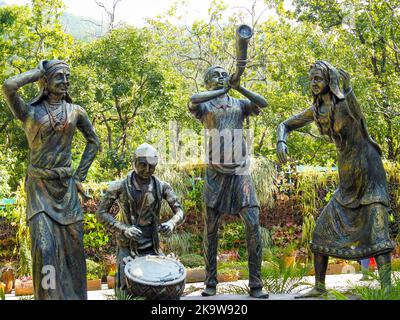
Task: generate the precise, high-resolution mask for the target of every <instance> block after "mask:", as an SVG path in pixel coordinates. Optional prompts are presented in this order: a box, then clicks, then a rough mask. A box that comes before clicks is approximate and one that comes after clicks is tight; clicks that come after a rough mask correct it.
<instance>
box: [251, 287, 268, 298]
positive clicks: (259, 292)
mask: <svg viewBox="0 0 400 320" xmlns="http://www.w3.org/2000/svg"><path fill="white" fill-rule="evenodd" d="M250 297H253V298H257V299H268V298H269V294H268V293H267V292H265V291H263V289H262V288H258V289H250Z"/></svg>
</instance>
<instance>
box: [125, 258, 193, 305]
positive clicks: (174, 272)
mask: <svg viewBox="0 0 400 320" xmlns="http://www.w3.org/2000/svg"><path fill="white" fill-rule="evenodd" d="M124 272H125V276H126V284H127V287H128V289H129V291H130V293H131V294H132V295H133V296H135V297H144V298H145V299H148V300H179V299H180V297H181V296H182V294H183V290H184V289H185V282H186V270H185V267H184V266H183V264H182V263H180V262H179V261H177V260H175V259H173V258H170V257H165V256H151V255H149V256H143V257H136V258H134V259H130V260H128V262H127V263H126V265H125V269H124Z"/></svg>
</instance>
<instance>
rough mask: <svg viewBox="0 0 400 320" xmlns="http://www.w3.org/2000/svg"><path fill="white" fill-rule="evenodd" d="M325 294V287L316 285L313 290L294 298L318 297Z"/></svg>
mask: <svg viewBox="0 0 400 320" xmlns="http://www.w3.org/2000/svg"><path fill="white" fill-rule="evenodd" d="M324 294H327V291H326V289H325V288H320V287H314V288H312V289H311V290H309V291H307V292H306V293H303V294H299V295H297V296H295V297H294V298H295V299H306V298H317V297H321V296H323V295H324Z"/></svg>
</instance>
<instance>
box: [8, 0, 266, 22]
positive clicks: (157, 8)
mask: <svg viewBox="0 0 400 320" xmlns="http://www.w3.org/2000/svg"><path fill="white" fill-rule="evenodd" d="M3 1H4V0H3ZM98 1H99V2H103V3H104V4H105V5H106V7H108V8H111V4H112V1H113V0H98ZM254 1H256V8H257V12H258V13H261V12H262V11H263V10H264V8H265V5H264V3H263V1H262V0H225V3H226V4H228V12H227V13H228V14H227V15H228V16H230V15H232V14H233V13H235V12H238V11H242V12H244V13H246V10H245V9H243V7H246V8H248V9H250V8H251V7H252V5H253V3H254ZM29 2H30V1H29V0H5V3H6V4H19V5H21V4H27V3H29ZM175 2H176V1H175V0H122V1H121V2H119V3H118V5H117V9H116V20H117V21H123V22H126V23H129V24H131V25H134V26H137V27H142V26H143V25H144V24H145V19H146V18H155V17H156V16H157V15H159V14H162V13H164V12H166V11H167V10H168V9H169V8H170V7H171V6H172V5H173V4H174V3H175ZM211 2H212V0H186V3H187V4H186V6H185V7H184V8H186V9H185V11H186V12H187V13H186V14H185V16H186V22H187V23H188V24H190V23H191V22H193V21H194V20H199V19H206V18H207V17H208V9H209V7H210V3H211ZM64 4H65V5H66V11H67V12H68V13H71V14H74V15H77V16H85V17H89V18H93V19H96V20H99V21H105V20H106V19H107V15H106V14H105V13H104V10H103V9H101V8H100V7H99V6H97V5H96V3H95V1H94V0H64ZM272 14H273V13H272V11H271V10H267V11H265V13H263V15H262V19H261V20H264V19H266V18H268V16H271V15H272ZM246 20H247V21H246ZM242 22H244V23H250V18H249V16H248V18H245V20H244V21H242Z"/></svg>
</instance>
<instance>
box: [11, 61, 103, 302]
mask: <svg viewBox="0 0 400 320" xmlns="http://www.w3.org/2000/svg"><path fill="white" fill-rule="evenodd" d="M69 77H70V70H69V67H68V65H67V64H66V63H65V62H63V61H60V60H49V61H47V60H45V61H42V62H41V63H39V66H38V68H36V69H33V70H30V71H27V72H25V73H22V74H19V75H16V76H14V77H12V78H9V79H7V80H6V81H5V82H4V85H3V90H4V94H5V97H6V99H7V103H8V105H9V107H10V109H11V111H12V113H13V114H14V116H15V117H16V118H17V119H18V120H20V121H21V122H22V127H23V129H24V131H25V135H26V138H27V140H28V145H29V151H30V154H29V166H28V170H27V175H26V193H27V203H26V206H27V220H28V224H29V228H30V238H31V254H32V269H33V270H32V275H33V285H34V296H35V299H38V300H50V299H51V300H64V299H71V300H72V299H73V300H78V299H79V300H81V299H87V292H86V262H85V254H84V249H83V213H82V209H81V206H80V202H79V198H78V187H80V183H81V182H82V181H84V180H85V178H86V175H87V173H88V170H89V167H90V165H91V164H92V162H93V160H94V158H95V156H96V154H97V152H98V150H99V145H100V144H99V140H98V138H97V136H96V133H95V132H94V129H93V126H92V124H91V122H90V120H89V118H88V116H87V114H86V111H85V110H84V109H83V108H82V107H80V106H78V105H74V104H72V101H71V98H70V97H69V95H68V87H69ZM36 81H39V85H40V93H39V95H38V96H37V97H36V98H34V99H33V100H32V101H31V102H29V103H25V102H24V101H23V100H22V98H21V97H20V96H19V94H18V92H17V91H18V89H19V88H21V87H22V86H24V85H26V84H29V83H33V82H36ZM76 129H78V130H80V131H81V132H82V134H83V135H84V137H85V138H86V141H87V142H86V148H85V151H84V153H83V155H82V159H81V161H80V164H79V166H78V168H77V169H76V171H75V172H74V171H73V169H72V159H71V145H72V139H73V137H74V134H75V132H76Z"/></svg>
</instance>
